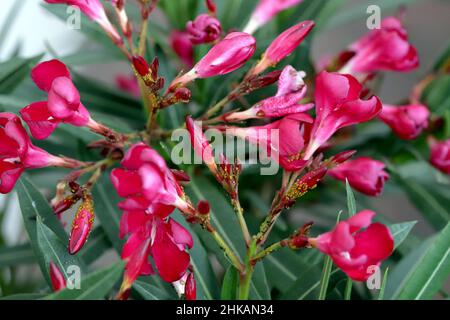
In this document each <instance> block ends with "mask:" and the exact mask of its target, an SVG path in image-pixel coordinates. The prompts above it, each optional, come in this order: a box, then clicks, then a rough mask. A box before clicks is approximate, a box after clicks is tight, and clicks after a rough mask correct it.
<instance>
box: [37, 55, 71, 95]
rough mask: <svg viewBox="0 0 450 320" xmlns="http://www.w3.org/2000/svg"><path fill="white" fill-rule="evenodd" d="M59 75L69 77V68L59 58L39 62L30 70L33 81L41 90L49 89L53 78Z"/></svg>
mask: <svg viewBox="0 0 450 320" xmlns="http://www.w3.org/2000/svg"><path fill="white" fill-rule="evenodd" d="M59 77H66V78H69V79H70V78H71V77H70V72H69V69H67V67H66V65H65V64H64V63H62V62H61V61H59V60H50V61H45V62H41V63H39V64H38V65H37V66H36V67H34V68H33V70H32V71H31V78H32V79H33V81H34V83H36V85H37V86H38V87H39V89H41V90H43V91H47V92H48V91H50V89H51V87H52V83H53V80H55V79H56V78H59Z"/></svg>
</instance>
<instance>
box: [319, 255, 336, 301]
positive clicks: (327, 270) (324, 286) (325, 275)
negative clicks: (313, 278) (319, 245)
mask: <svg viewBox="0 0 450 320" xmlns="http://www.w3.org/2000/svg"><path fill="white" fill-rule="evenodd" d="M332 266H333V262H332V261H331V258H330V257H328V256H327V257H325V262H324V264H323V270H322V277H321V278H320V291H319V298H318V299H319V300H325V298H326V296H327V291H328V283H329V282H330V274H331V267H332Z"/></svg>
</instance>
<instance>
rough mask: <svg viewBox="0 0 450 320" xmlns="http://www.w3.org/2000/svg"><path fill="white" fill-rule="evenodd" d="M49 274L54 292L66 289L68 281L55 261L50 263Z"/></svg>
mask: <svg viewBox="0 0 450 320" xmlns="http://www.w3.org/2000/svg"><path fill="white" fill-rule="evenodd" d="M49 272H50V281H51V282H52V289H53V292H57V291H60V290H63V289H64V288H65V287H66V279H65V278H64V275H63V274H62V272H61V270H59V268H58V267H57V266H56V264H55V263H54V262H53V261H51V262H50V267H49Z"/></svg>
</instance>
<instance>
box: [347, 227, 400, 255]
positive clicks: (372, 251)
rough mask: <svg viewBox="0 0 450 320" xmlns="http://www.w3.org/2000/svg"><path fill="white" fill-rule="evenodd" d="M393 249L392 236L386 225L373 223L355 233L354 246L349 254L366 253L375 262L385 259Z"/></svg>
mask: <svg viewBox="0 0 450 320" xmlns="http://www.w3.org/2000/svg"><path fill="white" fill-rule="evenodd" d="M393 250H394V238H393V237H392V234H391V232H390V230H389V228H388V227H386V226H385V225H383V224H381V223H373V224H371V225H370V226H369V227H368V228H367V229H366V230H364V231H361V232H358V233H357V234H356V235H355V247H354V248H353V249H352V252H351V254H352V255H355V256H358V255H367V256H368V257H370V259H372V260H373V261H375V262H379V261H381V260H384V259H386V258H387V257H389V256H390V255H391V254H392V251H393Z"/></svg>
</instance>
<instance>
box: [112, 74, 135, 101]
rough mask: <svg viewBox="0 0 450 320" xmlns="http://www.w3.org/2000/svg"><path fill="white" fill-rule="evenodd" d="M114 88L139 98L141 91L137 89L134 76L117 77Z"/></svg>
mask: <svg viewBox="0 0 450 320" xmlns="http://www.w3.org/2000/svg"><path fill="white" fill-rule="evenodd" d="M116 86H117V87H118V88H119V89H120V90H122V91H124V92H128V93H130V94H132V95H133V96H135V97H140V96H141V90H140V89H139V84H138V81H137V79H136V77H135V76H134V74H132V75H130V76H126V75H118V76H117V77H116Z"/></svg>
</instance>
